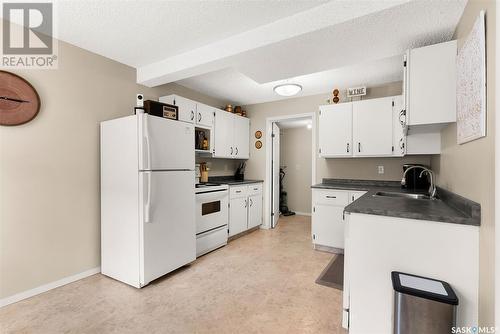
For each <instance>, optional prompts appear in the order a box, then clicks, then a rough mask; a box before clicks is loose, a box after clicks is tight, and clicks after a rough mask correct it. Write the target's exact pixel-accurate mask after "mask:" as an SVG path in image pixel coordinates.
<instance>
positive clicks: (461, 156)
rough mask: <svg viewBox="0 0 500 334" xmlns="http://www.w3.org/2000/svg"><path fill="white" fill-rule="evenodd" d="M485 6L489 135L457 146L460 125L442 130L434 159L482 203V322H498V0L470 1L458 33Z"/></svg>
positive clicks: (445, 175) (442, 173)
mask: <svg viewBox="0 0 500 334" xmlns="http://www.w3.org/2000/svg"><path fill="white" fill-rule="evenodd" d="M481 9H485V10H486V35H487V37H486V38H487V40H486V47H487V56H486V58H487V65H486V66H487V130H486V131H487V136H486V137H485V138H481V139H478V140H475V141H472V142H469V143H466V144H464V145H457V135H456V131H457V127H456V125H455V124H453V125H450V126H448V127H447V128H445V129H444V130H443V132H442V154H441V155H440V156H436V157H434V158H433V159H432V162H431V164H432V168H433V169H434V170H435V171H436V172H437V182H438V184H439V185H440V186H442V187H444V188H447V189H450V190H451V191H453V192H456V193H458V194H460V195H462V196H465V197H467V198H470V199H472V200H474V201H477V202H479V203H481V212H482V217H481V228H480V250H479V252H480V261H479V269H480V278H479V322H480V324H482V325H484V326H493V325H494V248H495V244H494V241H495V240H494V215H495V208H494V196H495V195H494V177H495V174H494V167H495V165H494V159H495V153H494V139H495V129H494V120H495V117H496V116H495V114H496V111H495V76H494V73H495V66H496V65H495V28H496V27H495V20H496V19H495V2H494V1H469V2H468V4H467V7H466V8H465V11H464V13H463V16H462V18H461V20H460V22H459V24H458V27H457V30H456V32H455V38H457V39H458V43H459V47H460V45H461V43H462V42H463V38H464V37H466V36H467V35H468V33H469V31H470V29H471V27H472V25H473V23H474V21H475V20H476V18H477V15H478V14H479V11H480V10H481Z"/></svg>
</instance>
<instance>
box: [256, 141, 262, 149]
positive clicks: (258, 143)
mask: <svg viewBox="0 0 500 334" xmlns="http://www.w3.org/2000/svg"><path fill="white" fill-rule="evenodd" d="M255 147H256V148H257V149H258V150H260V149H261V148H262V142H261V141H260V140H257V141H256V142H255Z"/></svg>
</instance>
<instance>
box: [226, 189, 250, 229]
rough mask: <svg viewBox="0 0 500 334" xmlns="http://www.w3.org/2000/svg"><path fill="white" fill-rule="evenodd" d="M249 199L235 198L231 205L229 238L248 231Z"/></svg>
mask: <svg viewBox="0 0 500 334" xmlns="http://www.w3.org/2000/svg"><path fill="white" fill-rule="evenodd" d="M247 203H248V198H247V197H240V198H233V199H231V201H230V203H229V236H230V237H232V236H233V235H236V234H238V233H241V232H243V231H246V230H247V226H248V223H247V205H248V204H247Z"/></svg>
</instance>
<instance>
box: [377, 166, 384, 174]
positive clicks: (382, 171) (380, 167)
mask: <svg viewBox="0 0 500 334" xmlns="http://www.w3.org/2000/svg"><path fill="white" fill-rule="evenodd" d="M378 173H379V174H384V166H378Z"/></svg>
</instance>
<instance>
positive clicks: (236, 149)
mask: <svg viewBox="0 0 500 334" xmlns="http://www.w3.org/2000/svg"><path fill="white" fill-rule="evenodd" d="M234 149H235V151H236V153H235V154H234V155H238V148H237V147H235V148H234Z"/></svg>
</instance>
